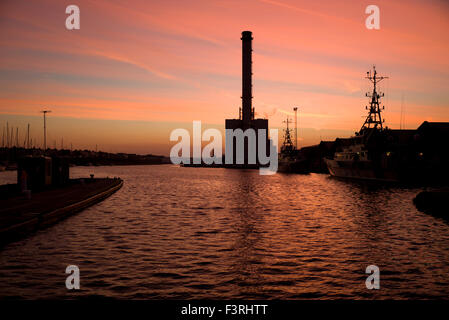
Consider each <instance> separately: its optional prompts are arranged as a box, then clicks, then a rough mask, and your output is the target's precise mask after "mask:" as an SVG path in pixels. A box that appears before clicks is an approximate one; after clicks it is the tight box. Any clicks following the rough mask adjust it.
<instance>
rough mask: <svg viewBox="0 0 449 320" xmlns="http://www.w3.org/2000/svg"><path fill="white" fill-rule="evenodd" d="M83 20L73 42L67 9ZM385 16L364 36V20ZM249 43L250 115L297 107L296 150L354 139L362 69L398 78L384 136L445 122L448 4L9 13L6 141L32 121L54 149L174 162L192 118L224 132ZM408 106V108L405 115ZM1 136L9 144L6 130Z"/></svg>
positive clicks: (2, 99)
mask: <svg viewBox="0 0 449 320" xmlns="http://www.w3.org/2000/svg"><path fill="white" fill-rule="evenodd" d="M70 4H76V5H78V6H79V8H80V11H81V29H80V30H71V31H69V30H67V29H66V28H65V19H66V17H67V16H68V15H67V14H66V13H65V8H66V6H68V5H70ZM370 4H376V5H378V6H379V8H380V30H367V29H366V27H365V19H366V17H367V14H365V8H366V7H367V6H368V5H370ZM244 30H250V31H252V32H253V37H254V41H253V49H254V52H253V53H254V54H253V72H254V80H253V84H254V89H253V95H254V100H253V104H254V106H255V108H256V113H257V117H268V118H269V121H270V122H269V123H270V127H271V128H281V127H282V126H283V123H282V121H283V120H285V118H286V117H287V114H288V113H290V112H291V111H292V108H293V106H298V107H299V110H300V113H299V124H300V131H299V136H300V141H299V143H300V145H303V146H304V145H311V144H315V143H318V142H319V141H320V139H323V140H330V139H335V138H336V137H338V136H349V135H351V133H353V132H354V131H356V130H359V129H360V126H361V125H362V123H363V120H364V119H363V118H364V116H365V115H366V113H365V105H366V104H367V98H365V92H366V91H367V90H369V88H370V85H369V82H368V80H366V79H364V78H363V77H364V76H365V75H366V71H368V70H369V69H370V67H372V65H373V64H375V65H376V67H377V69H378V71H379V73H380V74H381V75H386V76H389V77H390V79H389V80H384V82H382V83H381V89H382V90H383V91H384V92H385V95H386V96H385V98H384V99H383V104H384V105H385V109H386V110H385V114H384V116H385V118H386V125H387V126H389V127H392V128H399V127H400V125H401V124H400V118H401V116H400V114H401V109H402V110H403V114H404V117H403V118H404V121H403V124H402V126H403V127H405V128H416V127H417V126H419V124H420V123H421V122H423V121H424V120H428V121H449V3H448V2H447V1H444V0H429V1H417V0H398V1H393V0H388V1H384V0H374V1H371V0H370V1H356V0H352V1H335V0H328V1H310V0H306V1H302V0H247V1H244V0H236V1H234V0H223V1H221V0H197V1H193V0H183V1H181V0H179V1H173V0H165V1H151V0H141V1H135V0H133V1H130V0H128V1H114V0H107V1H81V0H74V1H56V0H55V1H22V0H11V1H9V0H2V1H1V2H0V46H1V50H0V130H2V129H3V127H4V126H5V125H6V121H8V122H9V125H10V126H12V127H19V130H20V132H21V138H20V140H21V141H22V142H23V138H24V135H25V129H26V125H27V123H30V124H31V128H32V131H31V132H32V136H33V138H34V139H35V141H36V142H37V143H38V144H42V141H43V137H42V116H41V114H39V111H40V110H42V109H51V110H52V113H51V114H50V115H49V120H48V136H49V138H48V141H49V143H48V144H49V145H53V144H54V141H57V146H58V147H59V146H60V144H61V138H64V141H65V143H66V146H67V145H68V144H69V143H70V142H71V143H73V146H74V148H90V149H94V148H95V145H98V147H99V149H101V150H104V151H113V152H135V153H154V154H164V155H168V154H169V150H170V146H171V145H173V143H171V142H170V141H169V135H170V131H171V130H172V129H175V128H186V129H191V126H192V121H193V120H201V121H202V122H203V124H205V126H206V125H207V127H216V128H219V129H223V127H224V119H226V118H236V117H238V108H239V106H240V104H241V100H240V96H241V40H240V34H241V32H242V31H244ZM401 106H402V108H401ZM0 134H1V132H0Z"/></svg>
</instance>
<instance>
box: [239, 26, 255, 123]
mask: <svg viewBox="0 0 449 320" xmlns="http://www.w3.org/2000/svg"><path fill="white" fill-rule="evenodd" d="M241 40H242V120H243V125H244V126H245V127H246V128H248V127H249V126H250V124H251V120H252V119H253V116H252V99H253V96H252V89H253V85H252V76H253V73H252V64H253V62H252V51H253V49H252V40H253V37H252V32H251V31H243V32H242V38H241Z"/></svg>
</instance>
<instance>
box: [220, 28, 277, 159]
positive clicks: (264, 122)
mask: <svg viewBox="0 0 449 320" xmlns="http://www.w3.org/2000/svg"><path fill="white" fill-rule="evenodd" d="M241 40H242V97H241V98H242V106H241V107H240V109H239V118H238V119H226V121H225V128H226V129H232V130H236V129H241V130H243V132H245V131H246V130H247V129H253V130H254V131H255V133H256V139H255V141H252V143H255V144H256V145H255V150H256V154H258V146H259V143H258V139H259V138H258V131H259V130H262V129H263V130H265V132H266V149H265V150H269V144H270V141H269V139H268V119H255V117H254V115H255V108H254V107H253V105H252V100H253V95H252V91H253V84H252V77H253V73H252V68H253V61H252V52H253V49H252V41H253V37H252V32H251V31H243V32H242V37H241ZM233 139H234V141H233V161H232V163H233V166H235V167H258V166H259V163H258V160H256V163H255V164H253V163H250V162H249V161H248V160H249V159H248V150H249V149H250V148H249V146H248V144H249V143H251V141H249V139H248V138H245V140H244V141H245V142H244V145H245V152H244V163H243V164H237V161H236V139H235V138H233ZM226 143H229V141H226ZM253 150H254V149H253Z"/></svg>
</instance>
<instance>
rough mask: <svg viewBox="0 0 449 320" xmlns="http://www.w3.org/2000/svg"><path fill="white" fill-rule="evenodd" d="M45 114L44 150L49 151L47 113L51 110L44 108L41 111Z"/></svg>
mask: <svg viewBox="0 0 449 320" xmlns="http://www.w3.org/2000/svg"><path fill="white" fill-rule="evenodd" d="M41 112H42V113H43V114H44V152H45V151H47V119H46V116H47V113H50V112H51V110H42V111H41Z"/></svg>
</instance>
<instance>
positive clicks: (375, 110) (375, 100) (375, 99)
mask: <svg viewBox="0 0 449 320" xmlns="http://www.w3.org/2000/svg"><path fill="white" fill-rule="evenodd" d="M366 79H369V80H370V81H371V82H372V83H373V92H372V93H370V92H367V93H366V96H367V97H369V98H370V99H371V100H370V106H369V108H368V106H367V107H366V109H367V110H368V116H367V117H366V120H365V123H364V124H363V126H362V128H361V129H360V134H363V133H364V131H366V130H367V129H371V128H373V129H378V130H380V131H382V130H383V122H385V119H382V116H381V109H380V105H379V104H380V98H382V97H384V96H385V94H384V93H382V92H377V84H378V83H379V82H381V81H382V80H383V79H388V77H381V76H378V75H377V71H376V66H373V73H372V74H371V70H370V71H368V72H367V73H366ZM383 109H385V106H383V108H382V110H383Z"/></svg>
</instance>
